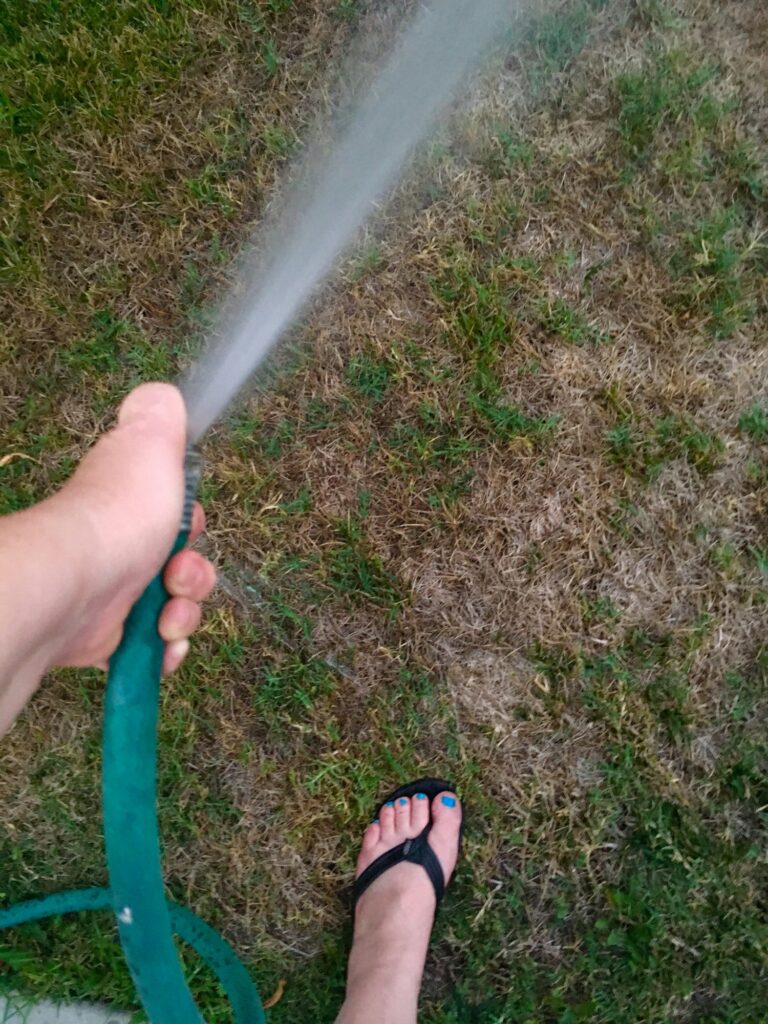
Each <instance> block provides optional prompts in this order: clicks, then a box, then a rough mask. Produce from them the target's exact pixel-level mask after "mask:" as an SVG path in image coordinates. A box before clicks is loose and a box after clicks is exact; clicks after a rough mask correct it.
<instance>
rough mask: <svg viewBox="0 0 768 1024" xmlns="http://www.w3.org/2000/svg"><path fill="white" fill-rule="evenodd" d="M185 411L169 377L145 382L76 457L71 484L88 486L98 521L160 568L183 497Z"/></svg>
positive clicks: (125, 546)
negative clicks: (86, 450)
mask: <svg viewBox="0 0 768 1024" xmlns="http://www.w3.org/2000/svg"><path fill="white" fill-rule="evenodd" d="M186 432H187V417H186V409H185V407H184V399H183V398H182V396H181V392H180V391H179V390H178V388H176V387H174V386H173V385H171V384H142V385H140V386H139V387H138V388H136V389H135V390H134V391H132V392H131V393H130V394H129V395H128V397H127V398H126V399H125V401H124V402H123V404H122V406H121V408H120V411H119V413H118V420H117V426H116V427H115V428H114V429H113V430H111V431H109V433H107V434H105V435H104V437H102V438H101V439H100V440H99V441H98V442H97V443H96V445H95V446H94V447H93V448H92V449H91V451H90V452H89V453H88V455H86V457H85V458H84V459H83V461H82V462H81V464H80V466H79V467H78V469H77V472H76V473H75V475H74V477H73V478H72V481H71V485H72V486H73V487H74V488H77V489H82V490H81V494H83V492H85V491H87V493H88V495H89V498H90V500H91V502H92V503H93V507H94V512H97V514H98V518H99V526H100V527H101V528H102V529H104V530H107V531H108V532H110V533H112V531H113V530H114V531H118V530H119V533H120V535H121V538H120V539H121V542H122V543H121V546H122V547H123V550H124V551H125V552H126V553H128V552H131V553H132V555H133V556H135V557H138V558H139V559H140V561H141V562H142V563H143V562H146V563H147V564H149V563H152V564H153V565H155V567H159V565H160V564H161V563H162V560H163V559H164V557H165V556H166V555H167V553H168V550H169V548H170V546H171V544H172V543H173V539H174V537H175V536H176V533H177V532H178V529H179V524H180V521H181V513H182V505H183V502H184V452H185V446H186Z"/></svg>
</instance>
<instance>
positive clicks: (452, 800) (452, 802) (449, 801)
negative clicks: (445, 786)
mask: <svg viewBox="0 0 768 1024" xmlns="http://www.w3.org/2000/svg"><path fill="white" fill-rule="evenodd" d="M442 802H443V803H444V804H445V806H446V807H455V806H456V797H455V796H444V797H442Z"/></svg>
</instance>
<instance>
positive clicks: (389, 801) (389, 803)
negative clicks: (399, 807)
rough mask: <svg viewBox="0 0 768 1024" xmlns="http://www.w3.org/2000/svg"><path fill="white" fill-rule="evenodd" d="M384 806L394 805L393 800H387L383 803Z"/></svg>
mask: <svg viewBox="0 0 768 1024" xmlns="http://www.w3.org/2000/svg"><path fill="white" fill-rule="evenodd" d="M384 806H385V807H394V806H395V801H394V800H387V802H386V803H385V804H384Z"/></svg>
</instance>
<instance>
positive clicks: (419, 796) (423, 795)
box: [416, 793, 427, 800]
mask: <svg viewBox="0 0 768 1024" xmlns="http://www.w3.org/2000/svg"><path fill="white" fill-rule="evenodd" d="M416 799H417V800H426V799H427V794H426V793H417V794H416Z"/></svg>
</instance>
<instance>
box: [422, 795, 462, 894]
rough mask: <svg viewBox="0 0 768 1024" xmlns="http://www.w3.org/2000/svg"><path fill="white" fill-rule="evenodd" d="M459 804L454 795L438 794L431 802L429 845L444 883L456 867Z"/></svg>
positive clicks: (459, 827)
mask: <svg viewBox="0 0 768 1024" xmlns="http://www.w3.org/2000/svg"><path fill="white" fill-rule="evenodd" d="M461 814H462V812H461V803H460V802H459V798H458V797H457V796H456V794H455V793H440V794H438V796H436V797H435V799H434V800H433V801H432V828H431V830H430V833H429V845H430V846H431V847H432V849H433V850H434V851H435V854H436V855H437V859H438V860H439V861H440V866H441V867H442V869H443V874H444V875H445V880H446V882H447V881H448V879H449V878H450V877H451V875H452V874H453V869H454V868H455V867H456V858H457V857H458V855H459V834H460V831H461Z"/></svg>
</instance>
